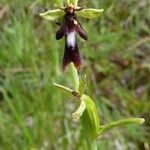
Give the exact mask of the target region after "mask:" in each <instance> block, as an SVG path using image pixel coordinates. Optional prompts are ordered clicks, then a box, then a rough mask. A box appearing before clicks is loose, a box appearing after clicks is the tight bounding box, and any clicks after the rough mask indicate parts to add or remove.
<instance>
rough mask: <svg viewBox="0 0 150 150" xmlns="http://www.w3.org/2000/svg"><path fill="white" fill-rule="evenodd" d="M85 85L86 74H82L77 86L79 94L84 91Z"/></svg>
mask: <svg viewBox="0 0 150 150" xmlns="http://www.w3.org/2000/svg"><path fill="white" fill-rule="evenodd" d="M86 85H87V83H86V75H83V76H82V77H81V79H80V84H79V88H78V91H79V93H80V95H82V94H83V93H84V92H85V89H86Z"/></svg>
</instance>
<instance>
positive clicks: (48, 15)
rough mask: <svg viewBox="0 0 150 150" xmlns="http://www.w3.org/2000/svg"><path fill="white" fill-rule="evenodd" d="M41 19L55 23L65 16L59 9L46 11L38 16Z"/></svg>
mask: <svg viewBox="0 0 150 150" xmlns="http://www.w3.org/2000/svg"><path fill="white" fill-rule="evenodd" d="M39 15H40V16H41V17H42V18H44V19H46V20H50V21H55V20H57V19H59V18H61V17H63V16H64V15H65V12H64V11H63V10H60V9H54V10H48V11H47V12H45V13H40V14H39Z"/></svg>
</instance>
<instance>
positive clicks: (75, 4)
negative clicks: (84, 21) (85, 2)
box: [70, 0, 78, 7]
mask: <svg viewBox="0 0 150 150" xmlns="http://www.w3.org/2000/svg"><path fill="white" fill-rule="evenodd" d="M70 2H71V3H72V4H73V5H74V6H75V7H77V6H78V0H70Z"/></svg>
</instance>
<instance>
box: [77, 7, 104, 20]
mask: <svg viewBox="0 0 150 150" xmlns="http://www.w3.org/2000/svg"><path fill="white" fill-rule="evenodd" d="M103 11H104V9H92V8H87V9H83V10H81V11H77V12H76V14H77V15H78V16H80V17H84V18H88V19H93V18H96V17H99V16H100V15H101V14H102V12H103Z"/></svg>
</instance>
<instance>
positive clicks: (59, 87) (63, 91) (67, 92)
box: [53, 83, 75, 98]
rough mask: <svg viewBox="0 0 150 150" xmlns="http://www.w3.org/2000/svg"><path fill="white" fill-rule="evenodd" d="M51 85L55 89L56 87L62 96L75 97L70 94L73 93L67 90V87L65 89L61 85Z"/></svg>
mask: <svg viewBox="0 0 150 150" xmlns="http://www.w3.org/2000/svg"><path fill="white" fill-rule="evenodd" d="M53 85H54V86H55V87H57V88H58V90H59V91H60V92H61V93H62V94H64V95H66V96H68V97H72V98H74V97H75V96H74V95H73V94H72V93H73V90H71V89H69V88H67V87H65V86H63V85H59V84H56V83H53Z"/></svg>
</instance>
